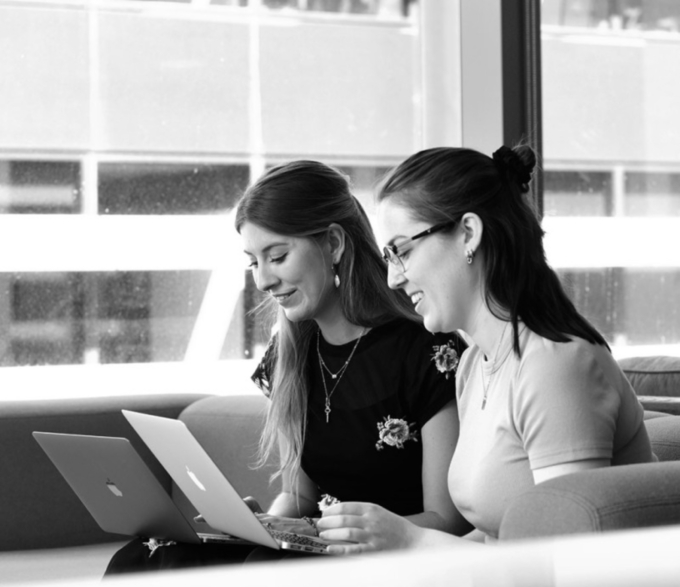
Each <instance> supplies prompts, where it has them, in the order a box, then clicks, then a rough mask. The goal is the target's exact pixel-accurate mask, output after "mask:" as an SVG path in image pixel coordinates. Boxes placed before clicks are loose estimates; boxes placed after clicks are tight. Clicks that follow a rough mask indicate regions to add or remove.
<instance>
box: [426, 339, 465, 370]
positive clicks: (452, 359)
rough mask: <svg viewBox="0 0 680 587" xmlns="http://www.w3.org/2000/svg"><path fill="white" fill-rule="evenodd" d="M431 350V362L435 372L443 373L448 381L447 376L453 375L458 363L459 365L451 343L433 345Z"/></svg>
mask: <svg viewBox="0 0 680 587" xmlns="http://www.w3.org/2000/svg"><path fill="white" fill-rule="evenodd" d="M432 348H433V349H434V354H433V355H432V360H433V361H434V364H435V366H436V367H437V371H439V372H440V373H444V374H445V376H446V378H447V379H448V378H449V374H450V373H455V371H456V369H457V368H458V363H460V357H459V356H458V353H457V352H456V349H455V347H454V346H453V341H452V340H449V342H447V343H446V344H442V345H435V346H433V347H432Z"/></svg>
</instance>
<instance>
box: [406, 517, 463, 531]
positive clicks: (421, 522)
mask: <svg viewBox="0 0 680 587" xmlns="http://www.w3.org/2000/svg"><path fill="white" fill-rule="evenodd" d="M404 517H405V518H406V519H407V520H408V521H409V522H411V523H412V524H415V525H416V526H420V527H421V528H431V529H433V530H439V531H441V532H448V533H452V532H453V530H454V527H453V526H454V524H453V523H452V522H447V521H446V520H445V519H444V518H443V516H441V515H439V514H438V513H437V512H420V513H419V514H413V515H411V516H404Z"/></svg>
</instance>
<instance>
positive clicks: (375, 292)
mask: <svg viewBox="0 0 680 587" xmlns="http://www.w3.org/2000/svg"><path fill="white" fill-rule="evenodd" d="M246 222H249V223H252V224H254V225H256V226H259V227H261V228H264V229H266V230H268V231H270V232H273V233H275V234H279V235H284V236H293V237H306V238H310V239H317V240H320V239H321V238H323V234H324V233H325V230H326V229H327V228H328V226H329V225H330V224H331V223H337V224H339V225H340V226H341V227H342V229H343V230H344V232H345V251H344V253H343V255H342V258H341V259H340V263H339V264H338V265H337V266H336V271H337V274H338V276H339V277H340V286H339V288H338V292H339V296H340V305H341V309H342V312H343V315H344V316H345V318H346V319H347V320H348V321H349V322H351V323H352V324H357V325H359V326H366V327H374V326H379V325H381V324H384V323H386V322H389V321H390V320H392V319H394V318H397V317H402V318H408V319H411V320H419V318H418V316H417V314H416V313H415V311H414V310H413V307H412V305H411V303H410V301H409V300H408V299H407V297H406V296H405V295H404V294H403V293H402V292H394V291H392V290H391V289H390V288H389V287H388V285H387V267H386V266H385V263H384V261H383V260H382V257H381V254H380V251H379V249H378V245H377V243H376V241H375V237H374V235H373V230H372V228H371V225H370V222H369V219H368V216H367V215H366V212H365V211H364V209H363V207H362V206H361V204H360V203H359V201H358V200H357V199H356V198H355V197H354V195H352V193H351V191H350V186H349V182H348V180H347V178H346V177H345V176H344V175H343V174H341V173H340V172H339V171H337V170H336V169H334V168H332V167H329V166H328V165H325V164H323V163H319V162H317V161H293V162H291V163H288V164H285V165H280V166H278V167H274V168H273V169H271V170H269V171H267V173H265V174H264V175H263V176H262V177H261V178H260V179H259V180H258V181H257V182H256V183H255V184H254V185H252V186H251V187H250V188H248V190H246V192H245V194H244V196H243V197H242V198H241V200H240V201H239V203H238V205H237V208H236V221H235V224H236V230H238V231H239V232H240V230H241V227H242V226H243V225H244V224H245V223H246ZM270 303H271V305H272V306H276V305H277V304H276V302H274V301H273V300H270ZM277 326H278V334H277V346H276V349H275V360H274V369H273V371H274V372H273V380H272V382H271V389H272V392H271V403H270V406H269V411H268V416H267V421H266V424H265V428H264V432H263V435H262V439H261V442H260V457H261V459H260V462H264V461H266V460H267V458H268V457H269V455H270V454H271V453H272V451H274V450H275V449H276V446H277V441H282V443H281V445H282V447H283V454H281V466H280V468H279V471H278V473H277V474H280V473H281V472H282V471H283V470H284V469H286V468H289V467H290V468H292V469H295V468H296V467H298V466H299V464H300V458H301V454H302V446H303V443H304V434H305V421H306V413H307V395H308V391H309V381H308V378H307V356H308V351H309V344H310V341H311V339H312V336H313V334H314V333H315V332H316V325H315V323H314V321H313V320H311V319H310V320H304V321H301V322H291V321H290V320H288V318H286V315H285V314H284V312H283V310H281V309H279V310H278V316H277Z"/></svg>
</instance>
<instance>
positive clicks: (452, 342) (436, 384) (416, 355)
mask: <svg viewBox="0 0 680 587" xmlns="http://www.w3.org/2000/svg"><path fill="white" fill-rule="evenodd" d="M466 348H467V345H466V344H465V342H464V341H463V339H462V338H461V337H460V336H459V335H458V334H455V333H449V334H435V335H433V334H431V333H429V332H425V333H424V334H423V335H422V336H418V337H414V344H413V346H412V347H411V353H410V356H409V360H408V361H407V365H408V367H407V368H408V369H409V371H411V372H410V373H409V374H408V376H407V377H406V380H407V381H408V382H409V384H408V388H407V389H406V391H405V393H406V394H407V402H408V403H409V405H410V406H411V408H410V409H411V414H412V417H415V420H416V424H417V426H418V429H421V428H422V427H423V426H424V425H425V424H426V423H427V422H428V420H429V419H430V418H432V416H434V415H435V414H436V413H437V412H439V410H441V409H442V408H443V407H444V406H445V405H446V404H448V403H449V402H450V401H451V400H455V399H456V370H457V368H458V363H459V361H460V356H461V355H462V353H463V351H464V350H465V349H466Z"/></svg>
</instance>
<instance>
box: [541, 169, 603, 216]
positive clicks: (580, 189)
mask: <svg viewBox="0 0 680 587" xmlns="http://www.w3.org/2000/svg"><path fill="white" fill-rule="evenodd" d="M543 185H544V195H543V208H544V212H545V213H546V214H548V215H551V216H611V213H612V194H611V174H609V173H598V172H587V171H580V172H579V171H546V172H545V174H544V184H543Z"/></svg>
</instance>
